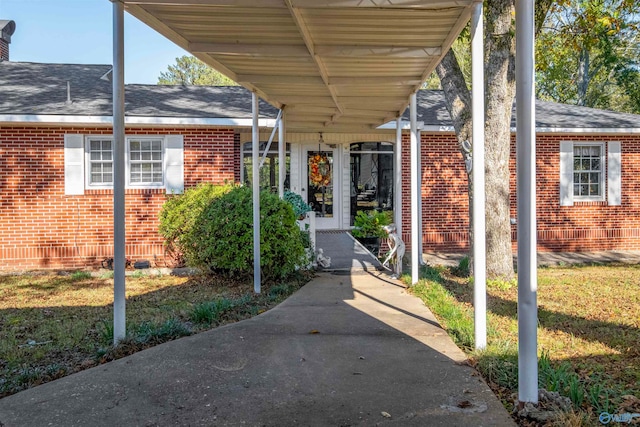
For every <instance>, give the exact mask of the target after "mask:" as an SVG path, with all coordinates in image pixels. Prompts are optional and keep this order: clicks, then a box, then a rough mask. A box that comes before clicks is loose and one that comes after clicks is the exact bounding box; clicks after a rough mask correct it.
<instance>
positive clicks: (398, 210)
mask: <svg viewBox="0 0 640 427" xmlns="http://www.w3.org/2000/svg"><path fill="white" fill-rule="evenodd" d="M395 155H396V157H395V173H394V177H395V180H394V181H395V182H394V186H393V195H394V198H393V212H394V215H393V216H394V218H393V222H394V223H395V225H396V233H398V236H400V238H402V117H398V118H397V119H396V152H395ZM396 274H397V275H398V277H400V276H402V263H398V265H397V266H396Z"/></svg>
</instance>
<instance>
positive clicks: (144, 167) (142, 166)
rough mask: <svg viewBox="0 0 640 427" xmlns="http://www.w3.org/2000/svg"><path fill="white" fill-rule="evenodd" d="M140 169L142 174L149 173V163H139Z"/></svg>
mask: <svg viewBox="0 0 640 427" xmlns="http://www.w3.org/2000/svg"><path fill="white" fill-rule="evenodd" d="M140 169H141V170H142V171H143V172H151V163H141V164H140Z"/></svg>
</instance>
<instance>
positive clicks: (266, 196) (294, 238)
mask: <svg viewBox="0 0 640 427" xmlns="http://www.w3.org/2000/svg"><path fill="white" fill-rule="evenodd" d="M260 217H261V219H260V226H261V228H260V246H261V250H260V258H261V259H260V265H261V268H262V273H263V276H264V278H265V279H267V280H269V279H279V278H283V277H286V276H288V275H290V274H291V273H293V272H294V271H296V269H297V268H299V267H300V266H302V265H305V264H306V259H305V257H306V255H305V250H304V246H303V240H302V237H301V233H300V229H299V228H298V225H297V224H296V216H295V214H294V211H293V208H292V207H291V205H290V204H289V203H288V202H286V201H283V200H280V199H279V198H278V196H277V195H275V194H271V193H269V192H262V193H261V194H260ZM160 232H161V234H162V235H163V236H164V237H165V239H166V242H167V245H173V246H175V247H177V248H178V249H179V250H180V251H181V252H182V253H183V254H184V256H185V258H186V261H187V263H188V264H190V265H192V266H195V267H199V268H201V269H202V270H203V271H205V272H206V271H212V272H213V271H222V272H227V273H228V274H231V275H234V276H241V277H242V276H249V275H251V274H253V197H252V191H251V189H250V188H248V187H237V186H229V185H226V186H212V185H210V184H205V185H200V186H198V187H196V188H195V189H189V190H187V191H186V192H185V193H184V194H183V195H180V196H174V197H172V198H170V199H169V200H168V201H167V202H166V203H165V205H164V206H163V208H162V212H161V226H160Z"/></svg>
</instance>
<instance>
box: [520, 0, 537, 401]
mask: <svg viewBox="0 0 640 427" xmlns="http://www.w3.org/2000/svg"><path fill="white" fill-rule="evenodd" d="M534 66H535V59H534V0H516V87H517V90H516V163H517V180H518V187H517V192H518V194H517V199H518V378H519V380H518V400H519V401H520V402H531V403H534V404H537V403H538V353H537V351H538V330H537V327H538V303H537V291H538V277H537V271H536V268H537V252H536V250H537V238H536V237H537V236H536V229H537V227H536V187H535V183H536V136H535V98H534Z"/></svg>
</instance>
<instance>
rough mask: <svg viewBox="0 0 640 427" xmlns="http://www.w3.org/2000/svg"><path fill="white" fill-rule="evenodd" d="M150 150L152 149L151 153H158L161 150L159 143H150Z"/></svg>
mask: <svg viewBox="0 0 640 427" xmlns="http://www.w3.org/2000/svg"><path fill="white" fill-rule="evenodd" d="M151 149H152V150H153V151H160V150H162V144H161V142H160V141H152V144H151Z"/></svg>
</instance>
